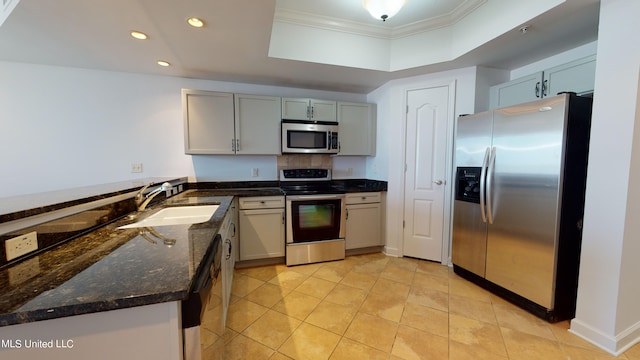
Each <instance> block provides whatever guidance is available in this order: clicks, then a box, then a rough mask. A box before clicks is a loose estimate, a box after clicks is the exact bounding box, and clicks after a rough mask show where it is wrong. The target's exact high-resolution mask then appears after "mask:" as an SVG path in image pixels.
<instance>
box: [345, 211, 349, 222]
mask: <svg viewBox="0 0 640 360" xmlns="http://www.w3.org/2000/svg"><path fill="white" fill-rule="evenodd" d="M345 212H346V216H345V220H348V219H349V209H346V210H345Z"/></svg>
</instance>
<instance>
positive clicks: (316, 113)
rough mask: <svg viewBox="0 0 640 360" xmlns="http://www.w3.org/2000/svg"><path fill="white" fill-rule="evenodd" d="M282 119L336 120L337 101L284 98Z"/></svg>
mask: <svg viewBox="0 0 640 360" xmlns="http://www.w3.org/2000/svg"><path fill="white" fill-rule="evenodd" d="M282 119H287V120H313V121H336V102H335V101H329V100H316V99H302V98H282Z"/></svg>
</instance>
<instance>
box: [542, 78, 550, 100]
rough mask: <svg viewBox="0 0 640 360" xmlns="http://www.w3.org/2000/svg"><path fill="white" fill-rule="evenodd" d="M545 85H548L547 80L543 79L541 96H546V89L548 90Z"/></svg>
mask: <svg viewBox="0 0 640 360" xmlns="http://www.w3.org/2000/svg"><path fill="white" fill-rule="evenodd" d="M547 85H549V80H545V81H544V82H543V83H542V96H543V97H544V96H547V90H548V86H547Z"/></svg>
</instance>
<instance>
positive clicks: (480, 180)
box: [452, 93, 592, 322]
mask: <svg viewBox="0 0 640 360" xmlns="http://www.w3.org/2000/svg"><path fill="white" fill-rule="evenodd" d="M591 103H592V101H591V99H590V98H585V97H579V96H576V95H575V94H573V93H566V94H561V95H558V96H554V97H550V98H546V99H544V100H539V101H534V102H530V103H525V104H521V105H517V106H511V107H507V108H501V109H496V110H492V111H487V112H482V113H478V114H474V115H467V116H461V117H459V118H458V122H457V127H456V139H455V163H456V166H455V171H456V174H455V179H456V184H455V185H456V187H455V200H454V215H453V239H452V241H453V243H452V262H453V264H454V271H455V272H456V273H457V274H459V275H460V276H462V277H464V278H466V279H468V280H470V281H473V282H475V283H477V284H478V285H480V286H483V287H484V288H486V289H488V290H490V291H492V292H494V293H496V294H498V295H500V296H502V297H504V298H506V299H507V300H509V301H511V302H513V303H515V304H517V305H519V306H521V307H522V308H524V309H526V310H528V311H530V312H532V313H534V314H535V315H537V316H539V317H541V318H544V319H546V320H548V321H551V322H554V321H560V320H565V319H569V318H572V317H573V316H574V314H575V299H576V292H577V284H578V267H579V266H578V265H579V260H580V243H581V237H582V216H583V209H584V192H585V185H586V173H587V156H588V146H589V128H590V121H591Z"/></svg>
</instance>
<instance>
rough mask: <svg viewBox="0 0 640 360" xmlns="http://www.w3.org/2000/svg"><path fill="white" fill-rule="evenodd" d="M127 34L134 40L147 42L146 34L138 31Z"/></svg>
mask: <svg viewBox="0 0 640 360" xmlns="http://www.w3.org/2000/svg"><path fill="white" fill-rule="evenodd" d="M129 34H131V37H133V38H134V39H138V40H147V39H148V38H149V37H148V36H147V34H145V33H143V32H140V31H135V30H133V31H131V32H130V33H129Z"/></svg>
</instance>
